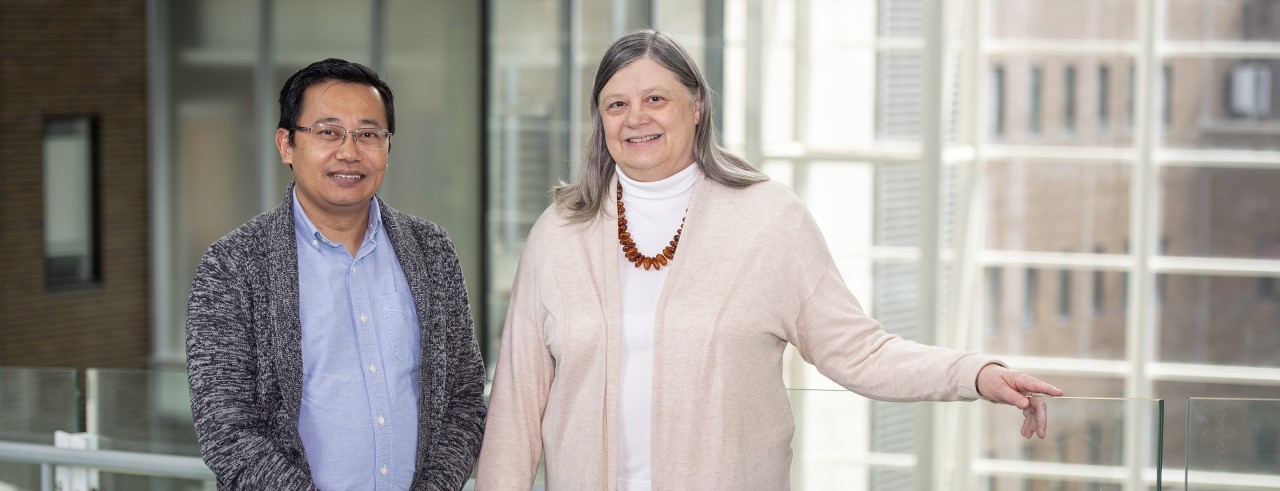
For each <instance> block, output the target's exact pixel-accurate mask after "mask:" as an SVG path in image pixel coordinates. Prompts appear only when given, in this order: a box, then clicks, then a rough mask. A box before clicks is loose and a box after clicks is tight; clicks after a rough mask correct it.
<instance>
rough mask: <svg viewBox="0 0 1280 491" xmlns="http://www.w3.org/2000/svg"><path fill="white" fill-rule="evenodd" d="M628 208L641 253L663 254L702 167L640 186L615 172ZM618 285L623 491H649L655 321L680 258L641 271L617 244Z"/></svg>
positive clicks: (629, 224)
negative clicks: (620, 319)
mask: <svg viewBox="0 0 1280 491" xmlns="http://www.w3.org/2000/svg"><path fill="white" fill-rule="evenodd" d="M616 171H617V173H618V182H619V183H621V184H622V203H623V204H624V205H626V210H627V211H626V217H627V230H628V231H629V232H631V240H634V241H635V243H636V247H637V248H638V249H639V250H640V253H641V254H644V255H646V256H650V257H652V256H655V255H657V254H659V253H661V252H662V250H663V249H664V248H666V247H667V246H668V245H669V244H670V242H671V238H672V237H673V236H674V235H675V234H676V230H677V229H679V228H680V221H681V220H682V219H683V218H684V214H685V210H687V209H688V208H689V200H690V198H692V197H693V183H694V181H696V180H697V176H698V165H697V164H696V163H695V164H692V165H690V166H688V167H685V168H684V170H682V171H680V172H677V173H675V175H672V176H671V177H668V178H666V179H662V180H660V181H654V182H639V181H636V180H633V179H631V178H629V177H627V176H626V174H624V173H623V172H622V169H621V168H618V169H616ZM617 249H618V269H619V273H620V275H619V280H620V282H621V287H622V288H621V289H622V373H621V389H620V390H619V394H620V395H619V397H621V400H620V401H619V404H618V406H619V408H620V410H621V418H620V423H619V432H618V437H619V441H618V490H619V491H648V490H649V488H650V483H651V482H652V481H651V479H650V473H649V458H650V453H649V441H650V438H649V422H650V418H651V414H650V413H651V409H652V403H651V401H652V395H653V322H654V313H655V312H657V309H658V300H659V298H658V297H659V296H660V295H661V294H662V285H663V284H664V283H666V281H667V271H669V268H670V267H671V266H673V265H674V264H675V263H677V262H678V261H680V251H679V249H677V250H676V255H675V259H674V260H673V261H672V262H671V263H670V264H669V265H668V266H665V267H663V268H662V269H660V270H653V269H649V270H645V269H644V267H643V266H641V267H639V268H637V267H636V266H635V264H632V263H631V261H628V260H627V258H626V256H623V255H622V246H621V245H618V246H617Z"/></svg>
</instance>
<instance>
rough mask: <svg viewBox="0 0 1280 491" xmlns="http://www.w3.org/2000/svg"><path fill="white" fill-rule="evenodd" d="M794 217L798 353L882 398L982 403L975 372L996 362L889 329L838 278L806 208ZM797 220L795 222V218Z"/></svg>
mask: <svg viewBox="0 0 1280 491" xmlns="http://www.w3.org/2000/svg"><path fill="white" fill-rule="evenodd" d="M799 213H800V214H802V215H803V217H802V218H798V219H794V220H793V221H792V223H793V224H794V228H795V230H794V232H793V234H792V235H790V237H792V242H790V244H789V245H790V247H793V248H794V249H793V250H794V253H793V254H792V255H790V256H789V257H791V258H793V259H792V260H793V261H795V262H796V264H795V265H794V267H796V268H797V269H798V270H799V271H800V272H801V275H800V277H799V278H800V280H799V282H800V283H799V285H797V289H796V290H797V294H798V295H800V299H799V306H800V310H799V313H798V315H797V317H796V321H795V326H794V336H793V337H792V339H793V340H794V343H795V345H796V347H797V348H798V351H799V353H800V355H801V356H802V357H803V358H804V359H805V361H808V362H809V363H812V364H813V365H814V366H816V367H817V368H818V371H819V372H821V373H822V374H823V375H825V376H827V378H830V379H831V380H833V381H835V382H836V383H838V384H840V385H841V386H843V387H845V388H847V389H849V390H852V391H854V392H857V393H859V394H862V395H864V396H867V397H870V398H873V399H879V400H885V401H948V400H973V399H978V398H980V396H979V394H978V392H977V389H976V388H975V386H976V380H977V376H978V371H979V370H981V369H982V367H983V366H985V365H987V364H988V363H998V362H997V361H996V360H994V359H992V358H989V357H986V356H982V355H978V354H975V353H968V352H961V351H956V350H951V349H947V348H941V347H936V346H929V345H925V344H920V343H916V342H912V341H907V340H905V339H902V338H901V337H899V336H897V335H894V334H890V333H888V332H886V331H885V330H884V329H883V328H882V327H881V325H880V323H879V322H877V321H876V320H875V319H873V318H871V317H870V316H868V315H867V314H866V313H865V312H864V311H863V310H862V306H861V305H860V304H859V303H858V300H857V299H856V298H854V296H853V293H851V292H850V291H849V288H848V287H847V286H846V285H845V283H844V280H843V279H841V277H840V272H839V270H838V269H837V267H836V264H835V261H834V260H833V259H832V257H831V252H830V250H829V249H828V248H827V245H826V242H825V240H824V239H823V238H822V233H821V232H820V231H819V230H818V226H817V224H816V223H815V222H814V221H813V218H812V217H811V216H810V215H809V213H808V212H807V211H804V210H800V211H799ZM793 218H794V217H793Z"/></svg>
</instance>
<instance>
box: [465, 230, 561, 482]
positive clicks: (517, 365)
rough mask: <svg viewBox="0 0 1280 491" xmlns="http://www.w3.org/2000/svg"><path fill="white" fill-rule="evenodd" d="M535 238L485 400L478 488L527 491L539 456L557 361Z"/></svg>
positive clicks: (509, 310) (520, 270)
mask: <svg viewBox="0 0 1280 491" xmlns="http://www.w3.org/2000/svg"><path fill="white" fill-rule="evenodd" d="M536 240H537V239H535V238H531V239H530V241H529V246H528V247H526V248H525V252H524V254H523V255H522V257H521V258H520V266H519V267H518V268H517V271H516V277H515V282H514V285H513V286H512V290H511V301H510V304H509V305H508V307H507V319H506V322H505V323H504V324H503V328H502V348H501V350H500V351H499V354H498V364H497V368H496V370H495V372H494V375H493V388H492V392H491V394H490V396H489V418H488V422H487V426H486V430H485V435H484V445H483V446H482V447H481V449H480V461H479V464H478V467H477V478H476V489H478V490H484V489H529V488H530V487H532V486H533V482H534V478H535V476H536V475H537V471H538V461H539V460H540V459H541V457H542V415H543V412H544V411H545V410H546V407H547V398H548V396H549V394H550V390H551V381H552V379H553V378H554V377H555V364H554V363H555V362H554V360H553V359H552V356H551V352H550V350H549V349H548V348H547V343H546V338H545V335H544V331H543V327H544V322H545V319H546V316H547V314H546V311H545V309H544V308H543V307H542V304H541V302H540V301H539V299H538V292H539V291H540V290H541V288H540V286H541V285H539V281H545V280H544V279H543V278H541V277H540V275H539V274H537V271H536V269H537V266H538V264H539V263H540V262H541V261H538V257H537V255H536V254H534V253H533V251H534V250H535V249H537V247H536Z"/></svg>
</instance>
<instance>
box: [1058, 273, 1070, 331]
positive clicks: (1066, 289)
mask: <svg viewBox="0 0 1280 491" xmlns="http://www.w3.org/2000/svg"><path fill="white" fill-rule="evenodd" d="M1070 320H1071V270H1069V269H1064V270H1061V271H1058V322H1062V323H1066V322H1069V321H1070Z"/></svg>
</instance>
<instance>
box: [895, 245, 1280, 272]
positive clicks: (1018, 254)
mask: <svg viewBox="0 0 1280 491" xmlns="http://www.w3.org/2000/svg"><path fill="white" fill-rule="evenodd" d="M873 252H876V253H878V254H880V255H882V256H884V257H890V258H903V259H906V258H907V257H906V256H904V255H903V254H901V253H898V254H895V253H894V251H889V250H880V251H873ZM978 259H979V261H980V262H981V264H982V265H983V266H1039V267H1047V268H1057V269H1074V270H1082V271H1126V270H1128V269H1129V267H1130V266H1132V264H1133V258H1132V257H1130V256H1128V255H1123V254H1093V253H1085V252H1044V251H1010V250H986V251H983V252H982V255H981V256H980V257H979V258H978ZM1148 265H1149V269H1150V271H1151V272H1152V274H1198V275H1214V276H1246V277H1263V276H1280V260H1277V259H1251V258H1227V257H1199V256H1151V257H1150V259H1149V261H1148Z"/></svg>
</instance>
